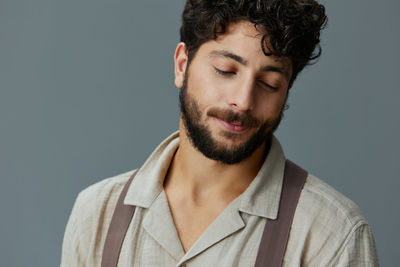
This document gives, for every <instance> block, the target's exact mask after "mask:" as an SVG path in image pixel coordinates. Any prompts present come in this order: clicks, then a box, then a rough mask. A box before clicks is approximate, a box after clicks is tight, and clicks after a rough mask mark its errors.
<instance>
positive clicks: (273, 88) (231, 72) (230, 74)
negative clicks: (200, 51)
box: [214, 67, 279, 91]
mask: <svg viewBox="0 0 400 267" xmlns="http://www.w3.org/2000/svg"><path fill="white" fill-rule="evenodd" d="M214 70H215V72H216V73H217V74H219V75H222V76H233V75H235V72H233V71H223V70H220V69H217V68H215V67H214ZM260 83H261V84H262V85H263V86H265V87H268V88H269V89H271V90H273V91H277V90H278V89H279V87H274V86H271V85H269V84H268V83H266V82H263V81H260Z"/></svg>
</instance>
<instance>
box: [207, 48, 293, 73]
mask: <svg viewBox="0 0 400 267" xmlns="http://www.w3.org/2000/svg"><path fill="white" fill-rule="evenodd" d="M209 56H210V57H227V58H230V59H233V60H235V61H236V62H238V63H240V64H242V65H243V66H247V63H248V62H247V60H246V59H244V58H242V57H241V56H239V55H236V54H234V53H232V52H229V51H227V50H213V51H211V52H210V54H209ZM260 71H262V72H277V73H280V74H282V75H283V76H285V78H287V79H288V80H290V73H289V72H288V71H287V70H286V69H285V68H283V67H277V66H264V67H262V68H261V69H260Z"/></svg>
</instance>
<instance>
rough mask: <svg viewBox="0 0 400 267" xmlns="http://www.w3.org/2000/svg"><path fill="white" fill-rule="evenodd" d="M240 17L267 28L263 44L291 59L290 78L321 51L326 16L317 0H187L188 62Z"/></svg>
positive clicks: (185, 37) (184, 39)
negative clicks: (206, 43) (202, 47)
mask: <svg viewBox="0 0 400 267" xmlns="http://www.w3.org/2000/svg"><path fill="white" fill-rule="evenodd" d="M240 20H248V21H250V22H251V23H254V25H255V26H258V27H259V28H261V29H263V30H264V31H265V33H264V35H263V38H262V39H261V48H262V51H263V52H264V54H265V55H266V56H269V55H274V56H277V57H280V58H289V59H290V60H291V62H292V65H293V75H292V77H291V82H293V81H294V80H295V79H296V77H297V74H298V73H299V72H300V71H301V70H302V69H303V68H304V67H305V66H306V65H308V64H311V63H312V62H313V61H314V60H315V59H317V58H318V57H319V56H320V55H321V47H320V45H319V42H320V31H321V29H323V28H324V27H325V25H326V21H327V17H326V15H325V8H324V6H323V5H321V4H319V3H317V2H316V1H314V0H187V2H186V5H185V8H184V10H183V14H182V26H181V29H180V35H181V42H184V43H185V44H186V46H187V48H188V54H189V56H188V57H189V62H190V60H191V59H192V58H193V57H194V55H195V54H196V52H197V50H198V49H199V47H200V46H201V45H202V44H203V43H205V42H207V41H209V40H215V39H216V38H217V36H218V35H219V34H223V33H224V32H225V30H226V26H227V24H228V23H230V22H237V21H240ZM266 48H267V49H266ZM316 48H317V49H316ZM267 51H269V52H267Z"/></svg>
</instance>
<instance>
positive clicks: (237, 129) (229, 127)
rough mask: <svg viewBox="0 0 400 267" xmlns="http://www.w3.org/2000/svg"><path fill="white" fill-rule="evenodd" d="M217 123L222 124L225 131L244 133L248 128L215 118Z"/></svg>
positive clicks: (237, 123) (238, 123)
mask: <svg viewBox="0 0 400 267" xmlns="http://www.w3.org/2000/svg"><path fill="white" fill-rule="evenodd" d="M216 119H217V121H218V122H219V123H220V124H222V126H224V127H225V128H226V129H227V130H229V131H232V132H237V133H240V132H244V131H245V130H247V129H248V128H249V127H246V126H243V125H241V124H240V122H226V121H224V120H221V119H219V118H216Z"/></svg>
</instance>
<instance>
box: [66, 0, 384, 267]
mask: <svg viewBox="0 0 400 267" xmlns="http://www.w3.org/2000/svg"><path fill="white" fill-rule="evenodd" d="M325 21H326V17H325V12H324V8H323V6H321V5H319V4H318V3H316V2H314V1H313V0H269V1H266V0H264V1H262V0H258V1H257V0H254V1H250V0H246V1H240V0H221V1H215V0H214V1H207V0H192V1H190V0H188V1H187V3H186V6H185V9H184V12H183V25H182V28H181V41H182V42H181V43H179V44H178V45H177V47H176V51H175V56H174V62H175V84H176V86H177V87H179V88H181V91H180V105H181V116H180V127H179V132H177V133H174V134H173V135H171V136H170V137H168V138H167V139H166V140H165V141H164V142H163V143H161V144H160V145H159V146H158V148H156V150H155V151H154V152H153V154H152V155H151V156H150V157H149V158H148V159H147V161H146V162H145V163H144V164H143V166H141V167H140V168H139V170H138V171H137V172H133V171H132V172H129V173H126V174H122V175H119V176H116V177H113V178H110V179H106V180H104V181H102V182H100V183H97V184H95V185H93V186H91V187H89V188H87V189H85V190H84V191H83V192H81V193H80V194H79V196H78V198H77V200H76V203H75V205H74V208H73V211H72V214H71V216H70V219H69V222H68V225H67V228H66V232H65V237H64V244H63V254H62V263H61V265H62V266H100V264H101V261H102V257H103V249H104V243H105V240H106V236H107V232H108V231H109V225H110V222H111V218H112V216H113V213H114V210H115V206H116V203H117V199H118V197H119V196H120V194H121V191H122V189H123V187H124V185H125V184H126V183H127V181H128V179H129V178H130V177H131V175H132V174H133V173H136V174H135V177H134V179H133V180H132V183H131V184H130V185H129V184H128V186H129V187H127V188H128V191H127V193H126V196H124V195H123V199H124V203H125V205H128V206H129V205H131V206H135V207H136V208H135V211H134V214H133V218H132V219H131V220H129V225H128V229H127V231H126V234H125V235H124V237H123V243H122V248H121V251H120V253H119V255H118V257H119V261H118V266H185V265H186V266H255V262H256V257H257V255H258V252H259V246H260V240H261V237H262V235H263V231H264V228H265V229H267V228H268V226H269V221H268V222H267V220H275V219H277V217H278V215H279V210H281V209H282V207H280V205H279V203H280V199H281V192H282V181H283V177H284V173H285V157H284V154H283V151H282V149H281V146H280V144H279V142H278V141H277V139H276V138H275V137H274V136H273V132H274V130H275V129H276V128H277V126H278V125H279V122H280V120H281V117H282V111H283V109H284V107H285V103H286V100H287V96H288V92H289V90H290V88H291V87H292V85H293V82H294V80H295V79H296V76H297V75H298V73H299V72H300V71H301V70H302V69H303V68H304V66H306V65H307V63H309V61H310V60H312V59H315V58H316V57H318V56H319V53H316V54H315V53H314V50H315V47H316V46H317V45H318V43H319V35H320V30H321V28H322V27H323V26H324V24H325ZM289 178H291V177H289ZM285 179H286V178H285ZM261 253H264V252H261ZM377 265H378V261H377V256H376V249H375V245H374V240H373V236H372V233H371V230H370V227H369V225H368V224H367V222H366V221H365V219H364V218H363V216H362V215H361V213H360V211H359V209H358V208H357V206H356V205H355V204H354V203H353V202H351V201H350V200H348V199H347V198H345V197H344V196H342V195H341V194H340V193H338V192H336V191H335V190H334V189H332V188H331V187H329V186H328V185H326V184H325V183H323V182H322V181H320V180H319V179H317V178H315V177H314V176H312V175H308V176H307V178H306V182H305V184H304V187H303V190H302V191H301V195H300V197H299V199H298V203H297V207H296V211H295V214H294V218H293V222H292V224H291V230H290V235H289V239H288V241H287V246H286V247H285V254H284V258H283V266H377Z"/></svg>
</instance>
